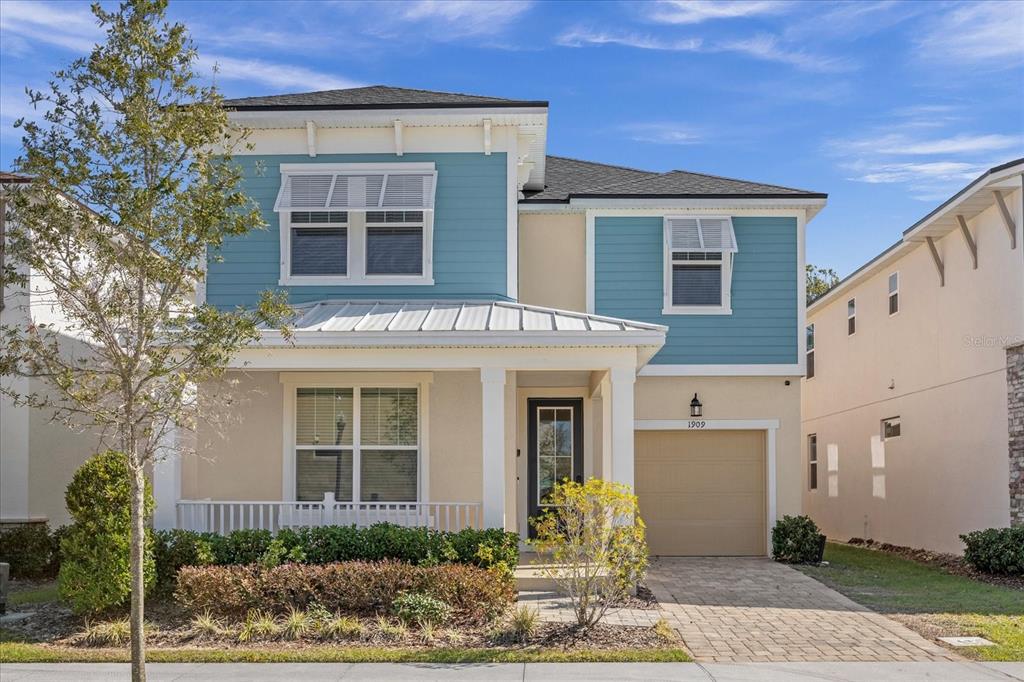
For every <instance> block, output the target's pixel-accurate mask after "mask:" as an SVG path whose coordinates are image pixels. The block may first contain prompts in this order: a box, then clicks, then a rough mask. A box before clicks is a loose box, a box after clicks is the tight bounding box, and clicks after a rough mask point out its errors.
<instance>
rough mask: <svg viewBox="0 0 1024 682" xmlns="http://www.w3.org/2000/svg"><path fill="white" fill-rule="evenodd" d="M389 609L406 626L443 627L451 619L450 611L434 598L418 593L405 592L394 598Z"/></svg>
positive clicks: (449, 608) (448, 607) (445, 605)
mask: <svg viewBox="0 0 1024 682" xmlns="http://www.w3.org/2000/svg"><path fill="white" fill-rule="evenodd" d="M391 608H392V609H394V611H395V615H396V616H398V619H399V620H401V621H402V622H403V623H405V624H406V625H412V624H415V625H419V626H420V627H423V626H424V625H444V624H445V623H447V622H448V619H449V618H451V615H452V609H451V607H450V606H448V605H447V604H445V603H444V602H443V601H441V600H440V599H437V598H436V597H431V596H430V595H429V594H423V593H420V592H406V593H405V594H400V595H398V596H397V597H395V601H394V602H392V604H391Z"/></svg>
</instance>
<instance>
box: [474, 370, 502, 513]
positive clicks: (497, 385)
mask: <svg viewBox="0 0 1024 682" xmlns="http://www.w3.org/2000/svg"><path fill="white" fill-rule="evenodd" d="M480 382H481V385H482V390H483V394H482V395H483V400H481V404H482V405H483V410H482V412H483V413H482V415H481V416H482V422H481V425H482V427H483V428H482V431H483V444H482V456H483V508H484V527H485V528H504V527H505V369H504V368H500V367H499V368H496V367H483V368H481V369H480Z"/></svg>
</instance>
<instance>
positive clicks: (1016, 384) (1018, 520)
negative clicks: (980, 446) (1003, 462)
mask: <svg viewBox="0 0 1024 682" xmlns="http://www.w3.org/2000/svg"><path fill="white" fill-rule="evenodd" d="M1006 402H1007V410H1006V412H1007V422H1008V426H1009V446H1010V525H1013V526H1021V525H1024V343H1019V344H1017V345H1015V346H1011V347H1009V348H1007V349H1006Z"/></svg>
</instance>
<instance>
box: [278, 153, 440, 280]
mask: <svg viewBox="0 0 1024 682" xmlns="http://www.w3.org/2000/svg"><path fill="white" fill-rule="evenodd" d="M436 184H437V173H436V171H435V170H434V164H433V163H425V164H424V163H385V164H317V163H309V164H282V165H281V189H280V191H279V192H278V195H277V201H276V202H275V204H274V209H275V210H276V211H277V212H278V214H279V215H280V216H281V277H280V282H279V283H280V284H283V285H303V284H307V285H330V284H346V285H397V284H433V272H432V266H431V260H432V259H431V244H432V231H433V215H434V211H433V208H434V193H435V187H436Z"/></svg>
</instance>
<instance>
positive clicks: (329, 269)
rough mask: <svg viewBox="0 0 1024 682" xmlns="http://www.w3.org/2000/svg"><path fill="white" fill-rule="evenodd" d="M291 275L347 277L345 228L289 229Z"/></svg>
mask: <svg viewBox="0 0 1024 682" xmlns="http://www.w3.org/2000/svg"><path fill="white" fill-rule="evenodd" d="M291 259H292V262H291V274H293V275H347V274H348V228H345V227H329V228H328V227H293V228H292V255H291Z"/></svg>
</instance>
